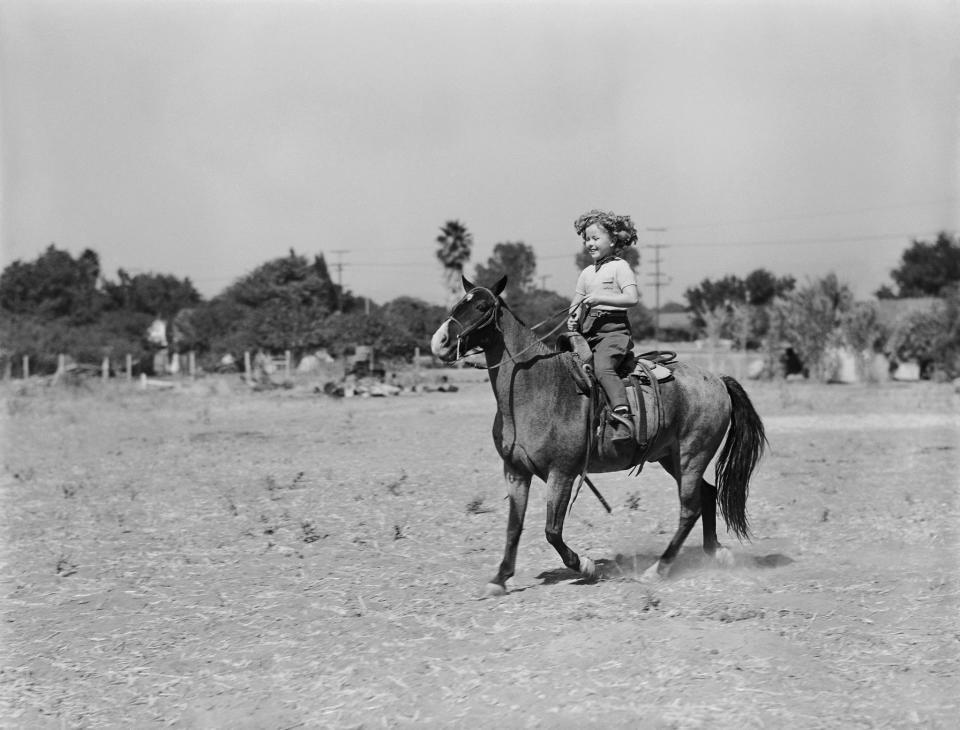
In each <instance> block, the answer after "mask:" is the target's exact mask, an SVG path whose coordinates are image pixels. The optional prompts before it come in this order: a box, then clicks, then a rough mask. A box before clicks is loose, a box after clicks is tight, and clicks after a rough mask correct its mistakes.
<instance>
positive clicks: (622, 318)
mask: <svg viewBox="0 0 960 730" xmlns="http://www.w3.org/2000/svg"><path fill="white" fill-rule="evenodd" d="M583 336H584V337H586V338H587V343H588V344H589V345H590V349H591V350H593V368H594V372H596V374H597V380H598V381H600V385H601V387H602V388H603V390H604V392H605V393H606V394H607V400H609V401H610V407H611V408H617V407H618V406H627V407H629V404H628V403H627V389H626V388H625V387H624V385H623V381H622V380H621V379H620V376H619V375H617V368H618V367H619V366H620V363H621V362H623V358H624V357H626V355H627V353H628V352H630V351H631V350H633V334H632V333H631V332H630V322H629V321H628V320H627V318H626V315H614V316H611V317H596V318H594V317H587V319H586V320H585V321H584V323H583Z"/></svg>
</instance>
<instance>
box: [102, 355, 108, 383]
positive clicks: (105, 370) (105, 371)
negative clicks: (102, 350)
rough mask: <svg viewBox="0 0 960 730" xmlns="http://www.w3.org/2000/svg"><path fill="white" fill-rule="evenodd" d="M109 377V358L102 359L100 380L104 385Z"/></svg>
mask: <svg viewBox="0 0 960 730" xmlns="http://www.w3.org/2000/svg"><path fill="white" fill-rule="evenodd" d="M109 377H110V358H109V357H105V358H103V362H102V363H100V379H101V380H103V382H104V383H106V382H107V378H109Z"/></svg>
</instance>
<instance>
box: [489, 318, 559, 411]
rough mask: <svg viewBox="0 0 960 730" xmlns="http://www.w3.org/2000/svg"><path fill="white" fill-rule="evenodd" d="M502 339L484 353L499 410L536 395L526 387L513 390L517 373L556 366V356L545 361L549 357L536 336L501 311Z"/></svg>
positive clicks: (529, 372) (509, 407) (545, 348)
mask: <svg viewBox="0 0 960 730" xmlns="http://www.w3.org/2000/svg"><path fill="white" fill-rule="evenodd" d="M500 331H501V335H502V337H498V338H497V341H496V343H495V344H493V345H491V346H488V347H487V348H486V350H485V354H486V358H487V367H488V368H489V371H490V384H491V385H492V386H493V393H494V395H495V396H496V398H497V403H498V405H499V406H500V410H501V411H506V410H509V409H511V408H513V407H515V406H516V405H517V399H518V398H520V399H530V400H536V399H537V395H538V394H537V393H536V392H535V391H534V390H531V389H528V388H516V387H514V386H515V384H516V377H515V374H516V371H517V369H518V368H522V370H523V372H524V373H525V374H527V375H528V376H533V375H534V371H538V374H539V371H543V370H547V369H551V368H555V367H557V365H558V363H559V360H558V358H555V357H547V358H544V357H543V355H546V354H549V350H548V349H547V347H546V346H545V345H544V344H543V343H542V342H540V340H539V339H538V338H537V336H536V335H535V334H534V333H533V332H532V331H531V330H529V329H528V328H527V327H526V326H524V325H523V324H521V322H520V321H519V320H518V319H517V318H516V317H515V316H514V315H513V313H511V312H510V311H509V310H507V309H504V310H503V313H502V315H501V320H500Z"/></svg>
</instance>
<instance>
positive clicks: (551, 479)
mask: <svg viewBox="0 0 960 730" xmlns="http://www.w3.org/2000/svg"><path fill="white" fill-rule="evenodd" d="M573 480H574V477H573V475H570V474H558V473H556V472H551V473H550V475H549V476H548V477H547V495H548V496H547V525H546V530H545V532H546V537H547V542H549V543H550V544H551V545H553V549H554V550H556V551H557V553H559V555H560V559H561V560H563V564H564V565H566V566H567V567H568V568H570V569H571V570H576V571H579V572H580V573H581V574H582V575H583V577H585V578H588V579H590V580H593V579H595V578H596V577H597V575H598V571H597V566H596V565H595V564H594V562H593V561H592V560H591V559H590V558H587V557H580V556H579V555H577V554H576V553H575V552H574V551H573V550H571V549H570V547H569V546H568V545H567V544H566V543H565V542H564V541H563V521H564V519H565V517H566V514H567V505H569V504H570V493H571V491H572V489H573Z"/></svg>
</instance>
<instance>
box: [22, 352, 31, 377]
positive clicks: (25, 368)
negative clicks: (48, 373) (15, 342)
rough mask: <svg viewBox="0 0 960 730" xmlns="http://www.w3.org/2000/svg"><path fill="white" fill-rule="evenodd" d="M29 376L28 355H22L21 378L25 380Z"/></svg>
mask: <svg viewBox="0 0 960 730" xmlns="http://www.w3.org/2000/svg"><path fill="white" fill-rule="evenodd" d="M29 377H30V356H29V355H24V356H23V379H24V380H26V379H27V378H29Z"/></svg>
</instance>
